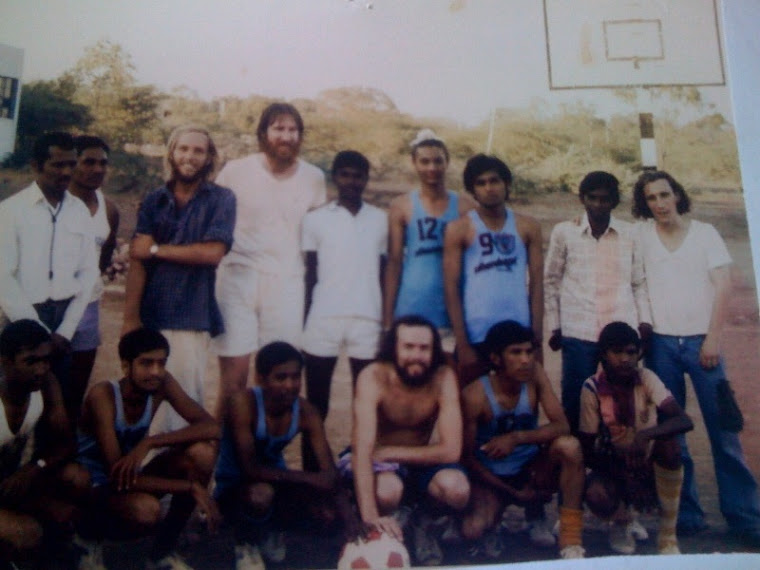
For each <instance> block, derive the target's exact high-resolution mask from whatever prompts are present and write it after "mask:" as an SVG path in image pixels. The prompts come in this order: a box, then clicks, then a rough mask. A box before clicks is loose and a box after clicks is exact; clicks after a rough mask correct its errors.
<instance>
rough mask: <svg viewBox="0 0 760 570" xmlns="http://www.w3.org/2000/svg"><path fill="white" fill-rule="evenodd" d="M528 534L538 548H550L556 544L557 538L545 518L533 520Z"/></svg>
mask: <svg viewBox="0 0 760 570" xmlns="http://www.w3.org/2000/svg"><path fill="white" fill-rule="evenodd" d="M528 535H529V536H530V541H531V542H532V543H533V544H534V545H535V546H538V547H540V548H551V547H552V546H554V545H555V544H557V539H556V538H554V535H553V534H552V531H551V529H550V528H549V523H548V522H547V520H546V519H539V520H537V521H533V522H532V523H531V525H530V531H529V532H528Z"/></svg>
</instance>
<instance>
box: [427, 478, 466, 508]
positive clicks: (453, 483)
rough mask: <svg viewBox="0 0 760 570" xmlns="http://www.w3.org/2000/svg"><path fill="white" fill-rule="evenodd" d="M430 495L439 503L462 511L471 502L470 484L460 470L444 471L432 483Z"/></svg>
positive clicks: (429, 488)
mask: <svg viewBox="0 0 760 570" xmlns="http://www.w3.org/2000/svg"><path fill="white" fill-rule="evenodd" d="M428 493H430V496H431V497H433V498H434V499H436V500H437V501H439V502H441V503H443V504H445V505H447V506H449V507H451V508H453V509H456V510H462V509H464V508H465V507H466V506H467V503H468V502H469V500H470V482H469V480H468V479H467V476H466V475H465V474H464V473H463V472H462V471H460V470H459V469H442V470H441V471H439V472H438V473H436V474H435V476H434V477H433V479H432V480H431V481H430V484H429V485H428Z"/></svg>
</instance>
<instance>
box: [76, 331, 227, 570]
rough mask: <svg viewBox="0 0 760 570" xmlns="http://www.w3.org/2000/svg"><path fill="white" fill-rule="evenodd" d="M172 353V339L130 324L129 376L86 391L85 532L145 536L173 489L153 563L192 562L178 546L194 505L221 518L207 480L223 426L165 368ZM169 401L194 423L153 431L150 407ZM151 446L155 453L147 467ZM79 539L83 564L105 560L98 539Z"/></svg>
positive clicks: (212, 520)
mask: <svg viewBox="0 0 760 570" xmlns="http://www.w3.org/2000/svg"><path fill="white" fill-rule="evenodd" d="M168 356H169V343H168V342H167V340H166V338H165V337H164V336H163V335H162V334H161V333H160V332H158V331H154V330H150V329H146V328H140V329H137V330H134V331H132V332H129V333H127V334H125V335H124V336H123V337H122V338H121V340H120V341H119V357H120V358H121V367H122V371H123V372H124V377H123V378H122V379H121V380H118V381H111V382H101V383H98V384H96V385H94V386H93V387H92V388H91V389H90V390H89V392H88V393H87V396H86V398H85V401H84V405H83V408H82V420H81V425H80V432H79V457H78V461H79V463H80V464H82V465H84V466H85V467H86V468H87V470H88V471H89V472H90V478H91V480H92V485H93V490H92V497H91V508H90V512H89V513H88V515H89V516H87V517H86V518H85V523H84V524H83V527H82V535H83V536H84V537H86V538H88V539H100V538H103V534H104V531H105V533H106V534H109V535H110V536H111V537H118V538H131V537H137V536H144V535H146V534H148V533H149V532H151V531H152V530H153V529H154V528H155V527H156V526H158V525H159V523H161V522H162V521H161V506H160V503H159V498H160V497H162V496H163V495H165V494H171V495H172V496H173V497H172V501H171V506H170V507H169V511H168V513H167V514H166V517H165V518H164V520H163V522H162V524H161V525H160V526H159V528H158V532H157V536H156V540H155V543H154V545H153V548H152V550H151V552H150V555H149V560H148V567H149V568H151V567H153V568H188V567H187V566H186V565H184V563H183V562H181V560H180V559H179V557H178V556H177V555H176V554H175V553H174V552H173V550H174V547H175V544H176V542H177V539H178V538H179V535H180V533H181V531H182V529H183V528H184V526H185V523H186V522H187V520H188V518H189V517H190V515H191V514H192V512H193V509H194V508H195V506H196V505H197V506H198V507H199V508H200V509H201V510H203V511H204V512H205V513H206V516H207V522H208V524H209V528H210V529H211V530H213V528H214V526H215V524H216V522H217V521H218V519H219V514H218V511H217V508H216V505H215V503H214V501H213V499H211V497H210V496H209V494H208V491H207V490H206V487H207V485H208V483H209V481H210V479H211V473H212V471H213V468H214V463H215V461H216V450H217V442H216V440H218V439H219V437H220V429H219V427H218V425H217V423H216V422H215V421H214V419H213V418H212V417H211V415H209V414H208V413H207V412H206V411H205V410H204V409H203V408H202V407H201V406H200V405H199V404H197V403H196V402H195V401H193V400H192V399H191V398H190V396H188V395H187V394H186V393H185V392H184V391H183V390H182V388H181V387H180V385H179V383H178V382H177V381H176V380H175V379H174V378H173V377H172V376H171V374H169V373H168V372H167V371H166V359H167V358H168ZM164 401H166V402H168V403H169V404H170V405H171V406H172V407H173V408H174V410H175V411H176V412H177V413H178V414H179V415H180V416H182V418H184V419H185V421H187V422H188V423H189V425H188V426H186V427H184V428H181V429H179V430H176V431H173V432H169V433H163V434H157V435H151V436H148V427H149V426H150V422H151V420H152V419H153V415H154V414H155V412H156V409H157V408H158V406H159V405H160V404H161V403H162V402H164ZM154 450H155V451H154ZM156 451H157V452H158V453H156ZM149 453H151V454H155V455H154V457H153V458H152V459H150V461H148V463H147V464H146V465H145V466H144V467H143V463H144V462H145V461H144V460H145V459H146V457H148V455H149ZM81 546H82V547H83V548H84V549H85V554H84V556H83V560H82V561H80V568H81V567H83V566H87V565H88V564H89V567H95V568H98V567H100V568H102V562H101V561H100V560H101V556H102V555H101V552H100V550H101V549H100V545H99V544H98V543H93V542H85V541H81Z"/></svg>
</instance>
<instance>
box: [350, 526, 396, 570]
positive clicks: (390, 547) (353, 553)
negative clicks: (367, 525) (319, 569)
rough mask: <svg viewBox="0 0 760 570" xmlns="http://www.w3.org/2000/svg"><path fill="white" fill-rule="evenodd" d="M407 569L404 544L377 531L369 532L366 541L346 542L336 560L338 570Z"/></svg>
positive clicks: (359, 539) (360, 539)
mask: <svg viewBox="0 0 760 570" xmlns="http://www.w3.org/2000/svg"><path fill="white" fill-rule="evenodd" d="M409 567H410V564H409V552H407V550H406V547H404V544H403V543H402V542H401V541H400V540H397V539H395V538H392V537H391V536H389V535H387V534H385V533H384V532H381V531H379V530H372V531H370V532H369V533H368V535H367V538H366V539H362V538H358V539H356V540H354V541H352V542H347V543H346V545H345V546H344V547H343V550H342V551H341V553H340V557H339V558H338V570H360V569H377V568H409Z"/></svg>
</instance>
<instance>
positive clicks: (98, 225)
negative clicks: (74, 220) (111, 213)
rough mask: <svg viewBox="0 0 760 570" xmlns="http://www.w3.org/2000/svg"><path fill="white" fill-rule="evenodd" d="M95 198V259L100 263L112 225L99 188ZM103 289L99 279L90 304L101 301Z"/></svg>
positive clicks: (101, 281)
mask: <svg viewBox="0 0 760 570" xmlns="http://www.w3.org/2000/svg"><path fill="white" fill-rule="evenodd" d="M95 196H96V198H97V200H98V209H97V210H96V211H95V213H94V214H93V215H92V225H93V227H92V229H93V231H94V232H95V258H96V259H97V261H98V263H100V252H101V251H102V250H103V244H104V243H105V242H106V240H107V239H108V236H109V235H111V224H110V223H108V212H107V208H106V199H105V197H104V196H103V192H102V191H101V190H100V189H99V188H98V189H97V190H95ZM103 288H104V287H103V279H102V278H100V277H98V279H96V280H95V286H94V287H93V288H92V296H91V297H90V303H92V302H94V301H97V300H99V299H100V297H101V296H102V295H103Z"/></svg>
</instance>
